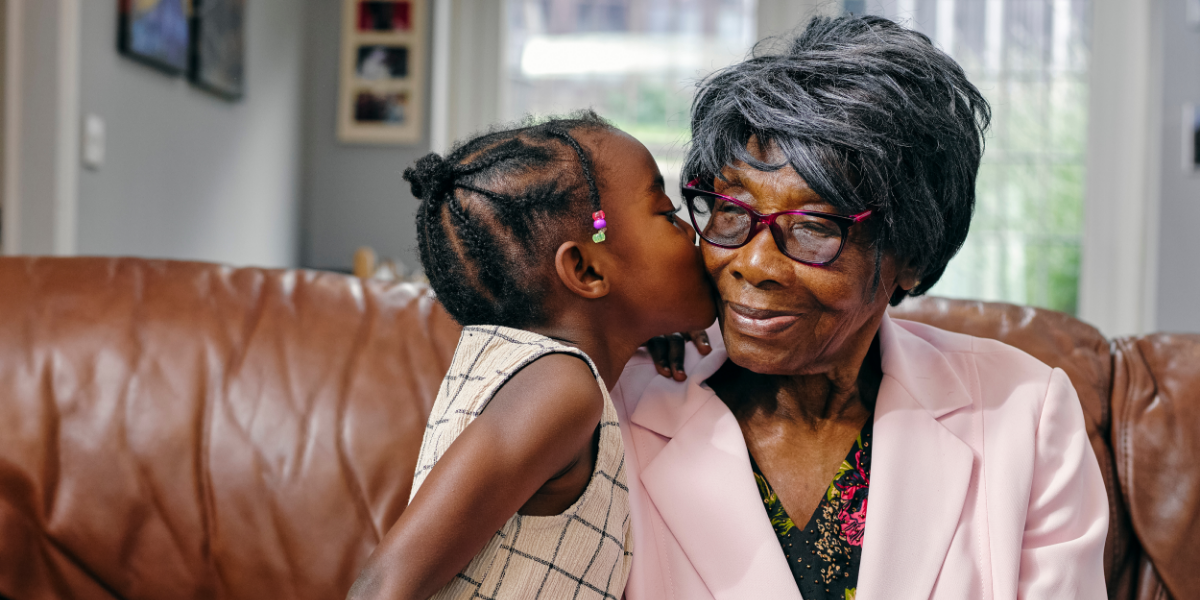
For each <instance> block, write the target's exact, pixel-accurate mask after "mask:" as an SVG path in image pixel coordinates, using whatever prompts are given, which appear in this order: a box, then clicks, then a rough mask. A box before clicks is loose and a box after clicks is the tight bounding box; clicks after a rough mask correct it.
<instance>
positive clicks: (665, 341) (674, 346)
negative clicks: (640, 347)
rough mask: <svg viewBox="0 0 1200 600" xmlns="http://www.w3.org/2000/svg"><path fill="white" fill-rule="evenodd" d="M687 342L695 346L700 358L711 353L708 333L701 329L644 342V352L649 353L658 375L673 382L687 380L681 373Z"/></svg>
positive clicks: (685, 374)
mask: <svg viewBox="0 0 1200 600" xmlns="http://www.w3.org/2000/svg"><path fill="white" fill-rule="evenodd" d="M688 342H692V343H693V344H695V345H696V350H697V351H699V352H700V356H708V353H709V352H712V344H710V343H709V341H708V333H707V332H705V331H704V330H703V329H700V330H697V331H685V332H681V333H673V334H671V335H660V336H658V337H656V338H651V339H650V341H648V342H646V350H648V351H649V352H650V358H652V359H654V366H655V367H657V368H658V374H659V375H662V376H663V377H669V378H671V379H674V380H675V381H684V380H686V379H687V373H684V372H683V347H684V344H686V343H688Z"/></svg>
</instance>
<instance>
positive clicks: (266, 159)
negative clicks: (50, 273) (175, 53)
mask: <svg viewBox="0 0 1200 600" xmlns="http://www.w3.org/2000/svg"><path fill="white" fill-rule="evenodd" d="M38 1H39V2H41V0H38ZM306 4H307V3H306V2H298V1H297V0H251V1H250V2H247V6H248V8H247V16H246V19H247V23H246V24H247V30H246V41H247V56H246V73H247V82H246V87H247V95H246V97H245V98H244V99H243V100H241V101H238V102H233V103H230V102H226V101H225V100H221V99H219V98H217V97H215V96H212V95H209V94H207V93H205V92H203V91H200V90H198V89H195V88H193V87H192V86H190V85H189V84H188V83H187V82H186V80H185V79H183V78H181V77H168V76H165V75H163V74H162V73H160V72H157V71H155V70H153V69H151V68H148V67H146V66H143V65H141V64H138V63H135V62H133V61H131V60H129V59H127V58H125V57H123V56H120V55H119V54H118V53H117V50H116V31H117V22H116V2H112V1H104V2H101V1H95V0H84V1H83V2H81V5H82V14H81V23H82V31H81V55H82V56H81V65H80V73H81V89H80V96H81V98H80V100H81V109H82V111H81V112H82V114H85V115H86V114H88V113H94V114H97V115H99V116H101V117H102V118H104V119H105V121H106V122H107V134H108V135H107V137H108V148H107V150H108V152H107V161H106V163H105V165H104V166H103V167H102V168H101V169H100V170H99V171H95V172H93V171H87V170H83V171H82V172H81V174H80V177H79V208H78V236H79V237H78V241H79V244H78V250H79V252H80V253H81V254H105V255H138V256H152V257H163V258H180V259H197V260H208V261H218V262H229V263H234V264H239V265H245V264H252V265H263V266H291V265H295V264H297V263H298V262H299V261H298V254H299V239H298V232H299V229H300V193H299V184H300V181H301V176H300V167H301V157H302V148H301V143H302V136H301V135H300V131H301V128H302V109H303V105H302V102H303V101H302V98H303V91H304V90H303V82H304V69H303V64H302V59H303V57H304V49H303V36H304V30H305V18H306V16H305V8H306Z"/></svg>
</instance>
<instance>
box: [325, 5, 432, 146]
mask: <svg viewBox="0 0 1200 600" xmlns="http://www.w3.org/2000/svg"><path fill="white" fill-rule="evenodd" d="M427 6H428V3H427V0H343V11H342V48H341V77H340V84H339V90H338V94H339V99H338V139H339V140H340V141H342V142H344V143H350V144H415V143H417V142H420V141H421V132H422V130H423V125H424V107H423V106H422V102H421V100H422V98H424V92H425V59H424V53H425V35H426V32H425V29H426V24H427V23H428V18H427V13H426V12H425V11H426V7H427Z"/></svg>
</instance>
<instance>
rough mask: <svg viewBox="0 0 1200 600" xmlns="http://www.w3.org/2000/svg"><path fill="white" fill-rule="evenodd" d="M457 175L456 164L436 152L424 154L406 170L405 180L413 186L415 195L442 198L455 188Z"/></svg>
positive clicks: (434, 198)
mask: <svg viewBox="0 0 1200 600" xmlns="http://www.w3.org/2000/svg"><path fill="white" fill-rule="evenodd" d="M457 175H458V173H456V172H455V169H454V165H452V164H450V163H448V162H446V159H444V158H442V157H441V156H439V155H438V154H437V153H436V152H430V153H429V154H426V155H425V156H422V157H421V158H420V159H418V160H417V162H416V164H414V165H413V166H411V167H409V168H407V169H405V170H404V180H405V181H407V182H408V183H409V184H410V185H411V186H412V193H413V195H414V196H416V197H418V198H420V199H422V200H425V201H437V200H440V199H442V198H443V197H444V196H445V195H446V194H447V193H449V192H450V190H452V189H454V179H455V177H457Z"/></svg>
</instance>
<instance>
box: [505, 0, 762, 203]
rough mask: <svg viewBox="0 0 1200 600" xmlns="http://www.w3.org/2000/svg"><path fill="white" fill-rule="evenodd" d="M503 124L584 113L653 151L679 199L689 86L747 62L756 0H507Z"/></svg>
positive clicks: (687, 128) (690, 90) (751, 39)
mask: <svg viewBox="0 0 1200 600" xmlns="http://www.w3.org/2000/svg"><path fill="white" fill-rule="evenodd" d="M507 1H508V4H507V18H508V28H507V32H506V33H507V40H506V43H507V50H506V57H505V65H506V69H507V75H506V81H505V86H504V87H505V92H504V107H503V113H502V114H503V116H504V118H506V119H516V118H520V117H521V116H524V115H526V114H534V115H546V114H561V113H564V112H568V111H571V110H574V109H578V108H583V107H591V108H593V109H595V110H596V112H597V113H599V114H600V115H601V116H603V117H605V118H607V119H609V120H611V121H613V123H615V124H616V125H617V126H618V127H620V128H621V129H624V130H625V131H627V132H629V133H630V134H631V135H633V136H634V137H636V138H638V139H639V140H641V141H642V142H643V143H645V144H646V146H647V147H648V148H650V152H651V153H652V154H653V155H654V157H655V159H656V160H657V161H658V163H659V168H660V169H661V170H662V172H663V176H664V178H666V180H667V190H668V193H669V194H671V195H672V197H674V198H675V199H676V201H678V200H679V198H678V188H679V180H678V178H679V171H680V169H681V168H682V165H683V153H684V149H685V145H686V143H687V142H688V140H689V130H690V127H689V123H688V111H689V109H690V107H691V101H692V94H693V92H694V90H695V84H696V82H697V81H698V80H699V79H700V78H701V77H703V76H705V75H707V74H708V73H711V72H712V71H715V70H717V69H719V68H721V67H724V66H727V65H730V64H733V63H735V62H738V61H740V60H742V59H743V58H745V56H746V54H747V52H748V51H749V50H750V47H751V46H752V45H753V43H754V30H755V21H754V16H755V11H754V0H507Z"/></svg>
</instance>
